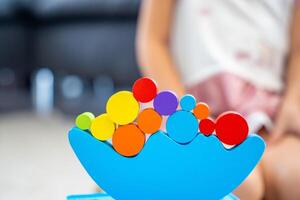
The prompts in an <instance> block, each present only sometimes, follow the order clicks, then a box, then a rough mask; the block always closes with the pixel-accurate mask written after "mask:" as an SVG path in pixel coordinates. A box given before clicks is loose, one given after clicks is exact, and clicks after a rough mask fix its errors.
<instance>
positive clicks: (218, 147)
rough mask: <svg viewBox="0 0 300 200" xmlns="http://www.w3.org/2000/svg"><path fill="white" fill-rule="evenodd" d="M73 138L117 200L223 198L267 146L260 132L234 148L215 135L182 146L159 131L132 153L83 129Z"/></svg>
mask: <svg viewBox="0 0 300 200" xmlns="http://www.w3.org/2000/svg"><path fill="white" fill-rule="evenodd" d="M69 141H70V144H71V146H72V148H73V150H74V152H75V154H76V155H77V157H78V159H79V160H80V162H81V164H82V165H83V167H84V168H85V170H86V171H87V172H88V173H89V175H90V176H91V177H92V179H93V180H94V181H95V182H96V183H97V184H98V185H99V186H101V188H102V189H103V190H104V191H105V192H107V193H108V194H109V195H110V196H112V197H113V198H114V199H117V200H141V199H143V200H153V199H161V200H168V199H172V200H174V199H191V200H193V199H195V200H196V199H197V200H200V199H206V200H210V199H211V200H218V199H222V198H224V197H225V196H226V195H228V194H229V193H230V192H232V191H233V190H234V189H235V188H237V187H238V186H239V185H240V184H241V183H242V181H243V180H244V179H245V178H246V177H247V176H248V175H249V174H250V172H251V171H252V170H253V168H254V167H255V166H256V164H257V163H258V162H259V160H260V159H261V157H262V155H263V152H264V149H265V143H264V141H263V140H262V139H261V138H260V137H259V136H258V135H255V134H250V135H249V136H248V137H247V139H246V140H245V141H244V142H243V143H242V144H240V145H238V146H236V147H234V148H232V149H230V150H228V149H225V148H224V147H223V145H222V144H221V143H220V141H219V140H218V139H217V137H216V136H214V135H211V136H209V137H206V136H204V135H202V134H198V135H197V137H196V138H195V139H194V140H193V141H192V142H191V143H189V144H185V145H181V144H178V143H176V142H175V141H173V140H172V139H171V138H169V137H168V136H167V135H166V134H165V133H163V132H157V133H156V134H153V135H151V136H150V138H149V139H148V141H147V142H146V144H145V146H144V148H143V150H142V151H141V152H140V153H139V154H138V155H137V156H135V157H131V158H128V157H123V156H122V155H120V154H118V153H117V152H116V151H115V150H114V149H113V147H112V146H111V145H110V144H109V143H107V142H102V141H99V140H97V139H95V138H94V137H92V136H91V135H90V134H89V133H88V132H85V131H82V130H80V129H78V128H73V129H71V130H70V132H69Z"/></svg>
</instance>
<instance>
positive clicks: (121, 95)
mask: <svg viewBox="0 0 300 200" xmlns="http://www.w3.org/2000/svg"><path fill="white" fill-rule="evenodd" d="M139 109H140V106H139V103H138V102H137V100H136V99H135V98H134V96H133V94H132V92H129V91H120V92H117V93H115V94H114V95H112V96H111V97H110V98H109V99H108V101H107V104H106V112H107V114H108V115H109V117H110V118H111V119H112V120H113V121H114V122H115V123H117V124H120V125H125V124H129V123H131V122H133V121H134V120H135V118H136V117H137V115H138V112H139Z"/></svg>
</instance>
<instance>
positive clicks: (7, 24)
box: [0, 0, 139, 114]
mask: <svg viewBox="0 0 300 200" xmlns="http://www.w3.org/2000/svg"><path fill="white" fill-rule="evenodd" d="M138 9H139V1H138V0H1V1H0V47H1V48H0V79H1V77H4V79H2V80H4V81H0V98H1V101H0V111H6V110H12V109H17V108H23V107H24V108H25V107H30V105H31V97H30V93H29V91H30V87H31V85H32V84H31V83H32V81H31V80H32V77H33V76H34V73H35V72H36V71H37V70H38V69H39V68H40V67H48V68H50V69H51V70H52V71H53V73H54V80H55V106H56V107H57V108H59V109H61V110H64V111H65V112H67V113H71V114H74V113H79V112H81V111H85V110H91V111H94V112H102V111H103V110H104V105H105V101H106V100H107V97H108V96H109V95H110V94H111V93H112V92H113V91H115V90H119V89H122V88H129V87H130V85H131V84H132V82H133V81H134V80H135V79H136V78H138V77H139V72H138V69H137V64H136V59H135V50H134V40H135V39H134V38H135V29H136V20H137V13H138ZM70 75H75V76H77V77H79V78H80V80H81V81H82V83H83V85H84V94H83V95H80V97H76V98H75V97H73V98H66V97H65V96H64V94H63V91H61V83H62V82H63V80H64V78H65V77H68V76H70ZM9 77H10V78H9ZM5 79H7V80H5ZM105 84H108V87H110V89H107V87H106V88H105V87H102V86H103V85H104V86H105ZM95 87H96V88H95ZM112 87H113V90H112V89H111V88H112ZM101 89H103V92H101ZM97 94H98V95H97Z"/></svg>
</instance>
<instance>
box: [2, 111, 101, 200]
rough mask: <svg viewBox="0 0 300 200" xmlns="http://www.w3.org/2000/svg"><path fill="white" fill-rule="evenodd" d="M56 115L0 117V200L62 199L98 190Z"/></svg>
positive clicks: (67, 125) (66, 122)
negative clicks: (78, 158)
mask: <svg viewBox="0 0 300 200" xmlns="http://www.w3.org/2000/svg"><path fill="white" fill-rule="evenodd" d="M71 127H72V121H71V120H66V119H65V118H64V117H63V116H62V115H60V114H59V113H54V114H52V115H51V116H48V117H43V116H39V115H37V114H34V113H31V112H23V113H12V114H6V115H0V160H1V162H0V199H23V200H26V199H28V200H29V199H30V200H31V199H43V200H48V199H49V200H53V199H65V198H66V196H67V195H68V194H81V193H93V192H95V191H96V190H97V189H96V188H97V187H96V185H95V184H94V183H93V181H92V179H91V178H90V177H89V176H88V174H87V173H86V172H85V171H84V169H83V168H82V166H81V165H80V163H79V161H78V160H77V158H76V157H75V154H74V153H73V152H72V150H71V147H70V145H69V143H68V137H67V133H68V130H69V129H70V128H71Z"/></svg>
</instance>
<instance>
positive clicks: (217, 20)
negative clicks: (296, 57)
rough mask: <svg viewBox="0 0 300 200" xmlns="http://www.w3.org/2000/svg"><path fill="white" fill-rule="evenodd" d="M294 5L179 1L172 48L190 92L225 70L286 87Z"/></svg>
mask: <svg viewBox="0 0 300 200" xmlns="http://www.w3.org/2000/svg"><path fill="white" fill-rule="evenodd" d="M293 4H294V1H293V0H178V1H177V5H176V7H175V11H174V18H173V25H172V30H171V39H170V46H171V51H172V54H173V58H174V60H175V64H176V66H177V67H178V69H179V71H180V72H181V75H182V80H183V82H184V83H185V85H186V86H187V87H189V86H193V85H194V84H197V83H199V82H200V81H203V80H205V79H207V78H209V77H210V76H212V75H215V74H217V73H220V72H223V71H226V72H230V73H233V74H235V75H238V76H240V77H242V78H244V79H245V80H247V81H249V82H251V83H253V84H255V85H256V86H257V87H262V88H265V89H267V90H271V91H280V90H281V89H282V87H283V82H282V75H283V68H284V67H285V65H284V62H285V57H286V54H287V50H288V44H289V41H288V38H289V25H290V17H291V14H292V9H293Z"/></svg>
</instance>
